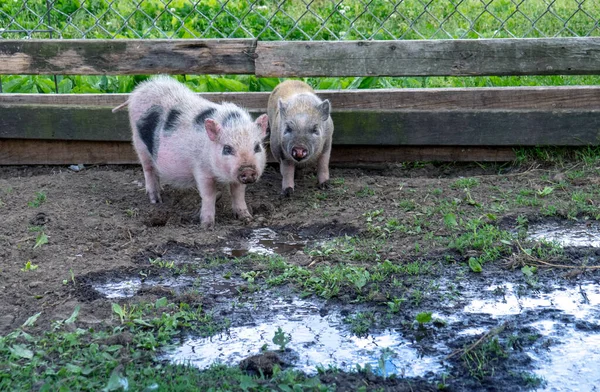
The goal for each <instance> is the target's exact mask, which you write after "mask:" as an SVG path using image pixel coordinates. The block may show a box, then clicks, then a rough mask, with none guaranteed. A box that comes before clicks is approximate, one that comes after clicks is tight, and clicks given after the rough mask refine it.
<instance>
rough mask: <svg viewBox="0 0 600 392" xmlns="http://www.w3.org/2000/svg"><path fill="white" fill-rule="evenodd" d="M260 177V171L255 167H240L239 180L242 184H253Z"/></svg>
mask: <svg viewBox="0 0 600 392" xmlns="http://www.w3.org/2000/svg"><path fill="white" fill-rule="evenodd" d="M257 179H258V173H257V172H256V169H255V168H254V167H248V166H246V167H240V169H239V174H238V181H239V182H241V183H242V184H252V183H254V182H256V180H257Z"/></svg>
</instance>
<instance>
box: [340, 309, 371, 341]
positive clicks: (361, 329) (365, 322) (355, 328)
mask: <svg viewBox="0 0 600 392" xmlns="http://www.w3.org/2000/svg"><path fill="white" fill-rule="evenodd" d="M344 322H345V323H347V324H350V331H352V333H353V334H355V335H356V336H358V337H365V336H367V335H368V334H369V329H371V327H372V326H373V324H374V323H375V315H374V314H373V313H372V312H359V313H356V314H353V315H351V316H348V317H346V318H345V319H344Z"/></svg>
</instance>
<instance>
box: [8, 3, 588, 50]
mask: <svg viewBox="0 0 600 392" xmlns="http://www.w3.org/2000/svg"><path fill="white" fill-rule="evenodd" d="M599 23H600V1H597V0H450V1H442V0H400V1H390V0H378V1H368V0H312V1H309V0H293V1H292V0H271V1H268V0H257V1H251V0H136V1H134V0H5V1H3V2H1V5H0V38H5V39H8V38H11V39H15V38H65V39H73V38H104V39H112V38H258V39H261V40H364V39H377V40H387V39H455V38H536V37H587V36H600V26H599Z"/></svg>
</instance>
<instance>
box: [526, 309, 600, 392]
mask: <svg viewBox="0 0 600 392" xmlns="http://www.w3.org/2000/svg"><path fill="white" fill-rule="evenodd" d="M532 326H534V327H536V328H537V329H538V330H539V331H540V332H541V333H542V334H543V335H544V336H547V337H551V338H555V343H554V344H553V345H551V346H550V347H549V348H548V349H547V350H546V351H541V350H539V351H537V352H530V353H529V356H530V357H531V358H532V359H534V361H535V363H536V364H537V370H536V371H535V373H536V374H537V375H539V376H541V377H543V378H544V380H545V381H546V383H547V385H546V387H545V388H544V389H543V390H544V391H593V390H596V389H594V388H595V387H598V386H600V372H599V370H600V334H599V333H587V332H582V331H577V330H575V329H574V328H572V327H568V328H565V327H562V326H561V325H559V324H557V323H553V322H548V321H541V322H538V323H534V324H532Z"/></svg>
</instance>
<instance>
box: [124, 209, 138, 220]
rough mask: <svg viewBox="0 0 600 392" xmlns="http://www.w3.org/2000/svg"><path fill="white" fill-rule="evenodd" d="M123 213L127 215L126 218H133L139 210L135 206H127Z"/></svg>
mask: <svg viewBox="0 0 600 392" xmlns="http://www.w3.org/2000/svg"><path fill="white" fill-rule="evenodd" d="M125 215H127V217H128V218H135V217H137V216H138V215H139V211H138V209H137V208H128V209H126V210H125Z"/></svg>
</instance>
